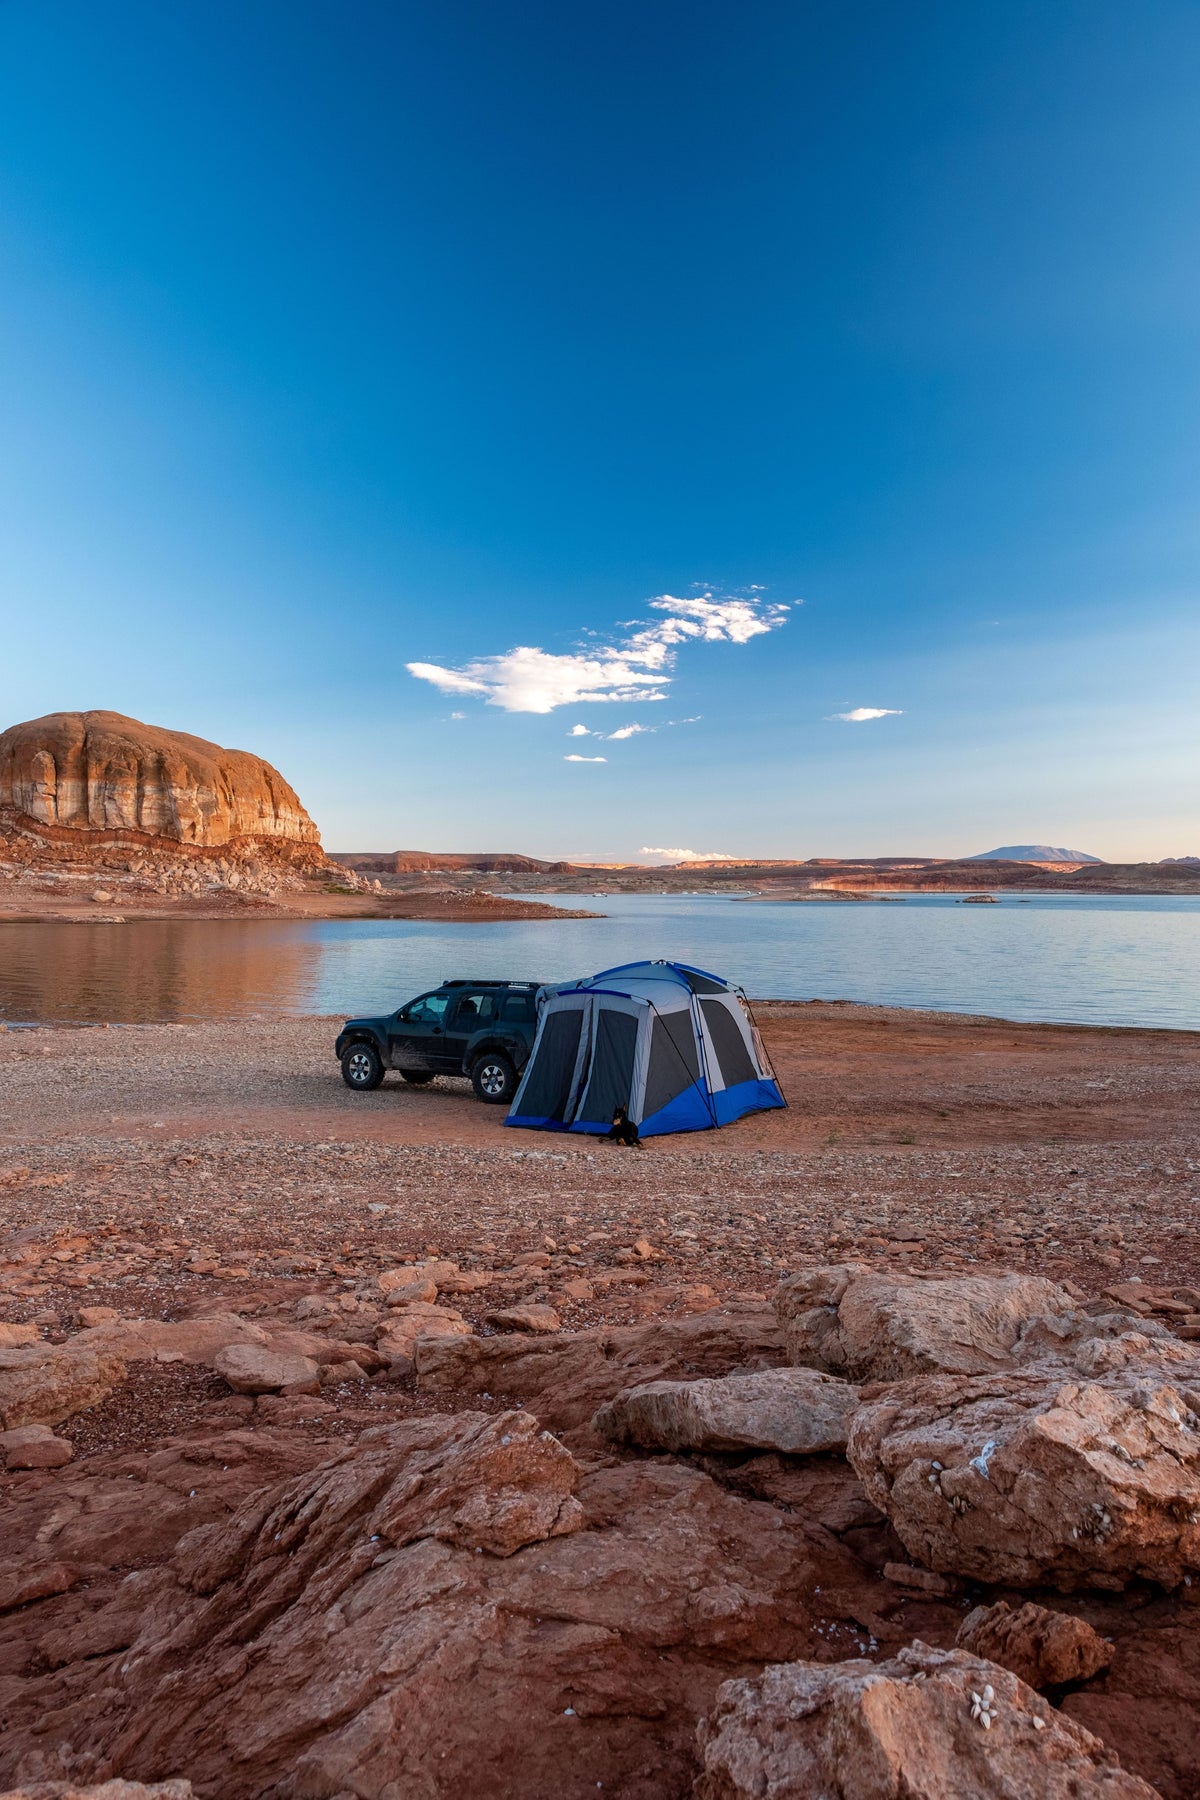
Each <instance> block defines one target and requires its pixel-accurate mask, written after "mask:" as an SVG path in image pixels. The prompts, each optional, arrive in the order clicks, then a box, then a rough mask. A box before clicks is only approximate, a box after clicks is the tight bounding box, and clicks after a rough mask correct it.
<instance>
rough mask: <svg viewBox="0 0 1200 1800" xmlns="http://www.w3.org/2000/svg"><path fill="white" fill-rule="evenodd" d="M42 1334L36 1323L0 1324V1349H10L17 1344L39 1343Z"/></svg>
mask: <svg viewBox="0 0 1200 1800" xmlns="http://www.w3.org/2000/svg"><path fill="white" fill-rule="evenodd" d="M41 1341H42V1334H41V1332H40V1331H39V1330H38V1328H37V1326H36V1325H9V1324H7V1323H4V1324H0V1350H10V1349H12V1348H13V1347H14V1346H15V1345H17V1344H40V1343H41Z"/></svg>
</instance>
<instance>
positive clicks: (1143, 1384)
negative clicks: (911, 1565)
mask: <svg viewBox="0 0 1200 1800" xmlns="http://www.w3.org/2000/svg"><path fill="white" fill-rule="evenodd" d="M1193 1374H1194V1378H1195V1379H1194V1382H1193V1384H1192V1385H1189V1386H1184V1385H1182V1384H1180V1385H1171V1384H1169V1383H1168V1382H1166V1381H1164V1380H1163V1378H1162V1372H1161V1370H1160V1369H1159V1368H1158V1367H1157V1366H1152V1367H1151V1368H1150V1370H1149V1371H1144V1370H1139V1369H1138V1368H1137V1366H1136V1365H1129V1366H1127V1367H1125V1368H1123V1369H1120V1370H1118V1371H1116V1372H1115V1373H1113V1374H1111V1375H1106V1376H1104V1377H1102V1378H1101V1379H1100V1380H1099V1381H1096V1382H1083V1381H1080V1380H1078V1379H1075V1380H1064V1371H1062V1370H1056V1369H1053V1368H1051V1369H1043V1370H1039V1371H1036V1372H1032V1371H1031V1372H1030V1373H1027V1374H1014V1375H999V1376H974V1377H960V1376H954V1375H942V1376H930V1377H926V1378H924V1379H922V1380H917V1381H910V1382H903V1383H900V1384H898V1385H896V1386H894V1387H891V1388H887V1389H885V1390H884V1391H883V1392H882V1393H880V1394H879V1395H877V1396H876V1397H875V1398H873V1399H866V1400H865V1401H864V1404H863V1405H862V1406H861V1407H860V1408H859V1410H858V1412H857V1413H856V1414H855V1415H854V1418H853V1420H852V1421H851V1426H850V1437H849V1442H848V1446H847V1453H848V1455H849V1458H850V1461H851V1463H852V1464H853V1465H854V1469H855V1471H856V1473H857V1474H858V1476H859V1478H860V1480H861V1481H862V1484H863V1487H864V1488H865V1489H866V1492H867V1496H868V1498H869V1499H870V1500H871V1501H872V1502H873V1503H874V1504H875V1505H876V1506H878V1507H879V1509H880V1511H881V1512H884V1513H886V1515H887V1517H888V1519H889V1520H890V1521H891V1523H892V1525H893V1527H894V1528H895V1531H896V1533H897V1535H898V1536H899V1538H900V1540H901V1542H902V1543H903V1545H904V1547H905V1549H906V1550H907V1551H908V1552H909V1555H910V1556H912V1557H913V1558H914V1559H915V1560H916V1561H918V1562H921V1563H924V1564H926V1565H927V1566H928V1567H930V1568H933V1569H937V1570H940V1571H942V1572H943V1573H949V1574H957V1575H967V1576H971V1577H973V1578H975V1579H976V1580H979V1581H985V1582H993V1583H1005V1584H1011V1585H1014V1586H1018V1587H1027V1586H1031V1585H1033V1584H1035V1583H1039V1582H1047V1583H1050V1584H1052V1585H1053V1586H1056V1587H1058V1588H1060V1589H1063V1590H1068V1589H1071V1588H1077V1587H1085V1586H1090V1587H1100V1588H1111V1589H1117V1588H1121V1587H1124V1586H1125V1585H1126V1584H1127V1583H1128V1582H1129V1581H1131V1580H1133V1579H1134V1577H1136V1576H1142V1577H1144V1578H1146V1579H1147V1580H1150V1581H1156V1582H1159V1583H1161V1584H1162V1585H1163V1586H1164V1587H1168V1588H1172V1587H1175V1586H1177V1585H1178V1584H1179V1583H1180V1582H1181V1581H1182V1580H1183V1579H1184V1577H1185V1576H1189V1575H1191V1574H1192V1573H1193V1572H1194V1571H1197V1570H1200V1416H1197V1415H1198V1414H1200V1366H1194V1369H1193Z"/></svg>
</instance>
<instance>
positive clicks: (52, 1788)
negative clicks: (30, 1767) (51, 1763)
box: [0, 1781, 192, 1800]
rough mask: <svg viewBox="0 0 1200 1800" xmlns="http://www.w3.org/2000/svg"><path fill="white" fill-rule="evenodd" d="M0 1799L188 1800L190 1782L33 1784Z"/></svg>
mask: <svg viewBox="0 0 1200 1800" xmlns="http://www.w3.org/2000/svg"><path fill="white" fill-rule="evenodd" d="M0 1800H192V1784H191V1782H190V1781H155V1782H151V1783H150V1785H149V1786H148V1787H147V1786H145V1785H144V1784H143V1783H142V1782H140V1781H101V1782H98V1783H97V1784H96V1785H95V1786H94V1787H79V1786H77V1785H76V1783H75V1782H73V1781H35V1782H28V1783H26V1784H25V1786H24V1787H19V1788H9V1789H8V1791H7V1792H6V1793H3V1794H0Z"/></svg>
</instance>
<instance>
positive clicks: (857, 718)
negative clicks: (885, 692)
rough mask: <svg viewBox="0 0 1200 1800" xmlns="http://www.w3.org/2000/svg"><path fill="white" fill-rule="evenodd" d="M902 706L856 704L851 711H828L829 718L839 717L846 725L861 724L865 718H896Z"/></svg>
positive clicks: (901, 710)
mask: <svg viewBox="0 0 1200 1800" xmlns="http://www.w3.org/2000/svg"><path fill="white" fill-rule="evenodd" d="M903 711H904V708H903V707H901V706H856V707H855V709H854V711H853V712H844V713H830V715H829V716H830V718H831V719H841V720H843V721H844V723H845V724H847V725H861V724H862V723H863V721H864V720H865V719H898V718H899V717H900V715H901V713H902V712H903Z"/></svg>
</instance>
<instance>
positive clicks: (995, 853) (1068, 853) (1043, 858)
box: [963, 844, 1104, 863]
mask: <svg viewBox="0 0 1200 1800" xmlns="http://www.w3.org/2000/svg"><path fill="white" fill-rule="evenodd" d="M963 861H964V862H1033V863H1064V862H1073V863H1099V862H1103V861H1104V858H1103V857H1102V856H1089V855H1088V853H1087V851H1086V850H1056V849H1055V848H1054V846H1053V845H1052V844H1004V845H1002V847H1001V848H1000V849H999V850H981V851H980V852H979V854H978V856H964V858H963Z"/></svg>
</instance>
